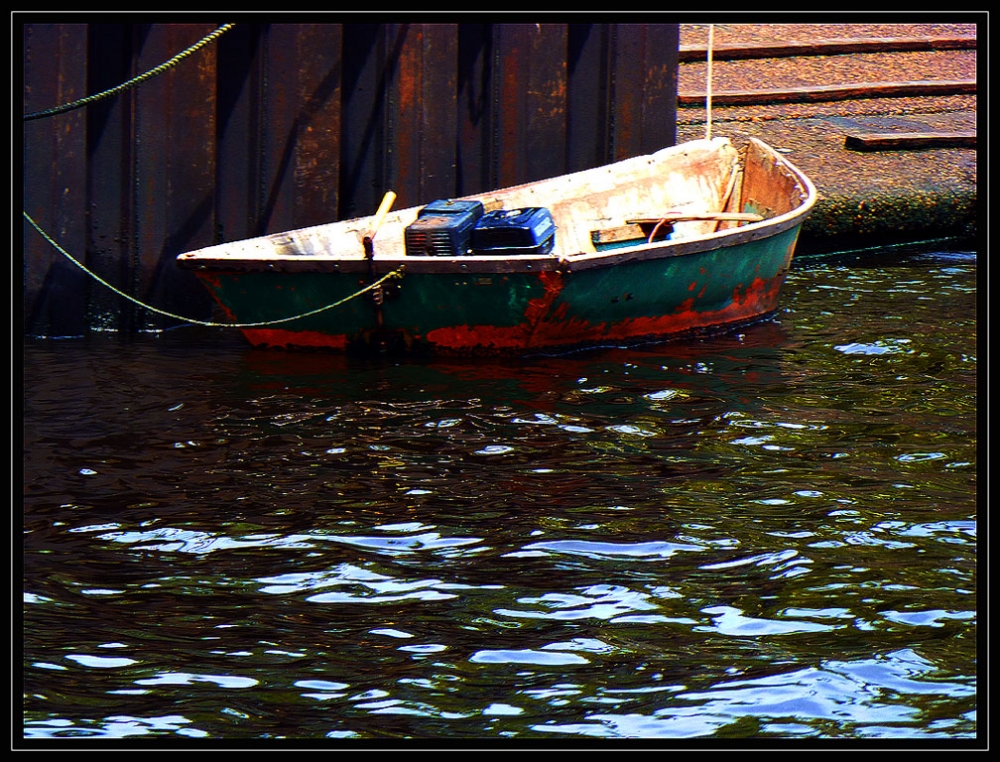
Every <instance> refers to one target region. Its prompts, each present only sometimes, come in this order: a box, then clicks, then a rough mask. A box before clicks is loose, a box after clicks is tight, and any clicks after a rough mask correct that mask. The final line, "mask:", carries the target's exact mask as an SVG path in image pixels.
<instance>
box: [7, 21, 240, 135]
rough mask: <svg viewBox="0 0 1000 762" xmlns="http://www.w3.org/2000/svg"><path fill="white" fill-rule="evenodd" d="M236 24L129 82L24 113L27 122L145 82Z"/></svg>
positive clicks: (62, 111)
mask: <svg viewBox="0 0 1000 762" xmlns="http://www.w3.org/2000/svg"><path fill="white" fill-rule="evenodd" d="M234 26H236V25H235V24H223V25H222V26H220V27H219V28H218V29H216V30H215V31H214V32H212V33H210V34H208V35H206V36H205V37H202V38H201V39H200V40H198V42H196V43H195V44H194V45H192V46H191V47H189V48H188V49H187V50H184V51H182V52H180V53H178V54H177V55H176V56H174V57H173V58H171V59H170V60H169V61H164V62H163V63H161V64H160V65H159V66H157V67H156V68H154V69H150V70H149V71H147V72H146V73H145V74H140V75H139V76H137V77H133V78H132V79H130V80H128V81H127V82H123V83H122V84H120V85H118V86H117V87H112V88H111V89H110V90H105V91H104V92H102V93H96V94H94V95H88V96H87V97H85V98H80V100H76V101H73V102H72V103H64V104H63V105H61V106H53V107H52V108H49V109H45V110H44V111H35V112H34V113H31V114H25V115H24V121H26V122H27V121H28V120H30V119H41V118H42V117H44V116H55V115H56V114H62V113H65V112H67V111H72V110H73V109H78V108H80V107H81V106H86V105H88V104H90V103H93V102H94V101H98V100H100V99H101V98H107V97H108V96H110V95H116V94H117V93H120V92H121V91H122V90H128V89H129V88H130V87H135V86H136V85H138V84H139V83H140V82H145V81H146V80H147V79H150V78H152V77H155V76H156V75H157V74H160V73H162V72H165V71H166V70H167V69H169V68H171V67H172V66H176V65H177V64H178V63H179V62H180V61H181V60H182V59H184V58H187V57H188V56H189V55H191V54H192V53H195V52H196V51H198V50H200V49H201V48H203V47H204V46H205V45H208V44H209V43H211V42H214V41H215V40H216V38H218V37H220V36H222V35H223V34H225V33H226V32H228V31H229V30H230V29H232V28H233V27H234Z"/></svg>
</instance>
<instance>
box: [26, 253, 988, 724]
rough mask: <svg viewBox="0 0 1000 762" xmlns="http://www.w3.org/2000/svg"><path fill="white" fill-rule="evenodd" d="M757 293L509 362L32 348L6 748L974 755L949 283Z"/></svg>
mask: <svg viewBox="0 0 1000 762" xmlns="http://www.w3.org/2000/svg"><path fill="white" fill-rule="evenodd" d="M786 293H787V297H786V301H785V305H786V306H785V308H784V311H783V312H782V314H781V315H780V316H779V319H778V320H777V321H775V322H771V323H765V324H761V325H758V326H754V327H751V328H748V329H746V330H745V331H743V332H742V333H740V334H734V335H730V336H725V337H719V338H715V339H706V340H704V341H698V342H687V343H680V344H668V345H660V346H645V347H639V348H631V349H606V350H600V351H592V352H581V353H574V354H570V355H566V356H561V357H535V358H526V359H520V360H506V361H485V362H483V361H476V362H471V361H460V360H449V361H441V360H427V361H420V362H407V363H402V362H398V361H395V360H391V359H388V358H364V359H362V358H348V357H340V356H334V355H323V354H309V353H301V354H300V353H282V352H263V351H257V350H252V349H248V348H247V347H245V346H244V345H243V344H242V343H241V342H240V341H239V340H238V339H231V338H228V337H216V336H211V335H208V336H206V335H204V334H201V333H198V332H184V331H177V332H173V333H172V334H167V335H164V336H162V337H159V338H156V339H149V338H147V339H142V340H135V341H131V342H125V343H121V342H118V341H117V340H113V339H112V340H105V339H100V338H99V339H96V340H94V341H86V342H73V343H68V344H60V345H58V346H53V345H52V344H49V343H46V342H29V345H28V346H27V347H26V348H25V400H24V404H25V423H26V425H25V429H24V433H23V443H24V488H25V491H24V517H23V524H24V526H23V531H24V535H23V537H24V556H23V558H24V598H23V600H24V604H23V606H24V658H23V663H24V668H23V669H24V680H23V684H24V729H25V730H24V732H25V735H26V736H28V737H31V738H36V739H39V738H40V739H44V738H70V737H87V738H93V737H119V738H121V737H129V736H159V737H178V738H182V739H199V738H228V739H237V740H249V739H254V740H257V739H264V738H275V737H286V738H296V739H351V740H357V739H375V740H391V739H398V738H403V737H417V738H432V739H434V738H449V739H484V738H487V739H493V738H506V737H514V738H520V739H543V740H544V739H552V738H555V739H564V738H566V739H568V738H589V737H608V738H637V737H648V738H661V739H673V738H693V737H704V736H713V737H716V738H751V737H764V738H770V737H773V738H798V737H809V738H853V739H904V738H914V739H933V738H971V737H973V736H974V735H975V734H976V731H977V727H978V723H977V714H976V712H977V702H976V695H975V689H976V664H977V636H976V632H977V610H976V595H977V583H976V546H977V515H976V505H975V498H976V473H975V468H976V461H977V458H976V437H977V428H976V420H977V417H976V412H977V411H976V341H975V339H976V319H975V261H974V260H972V261H969V260H968V259H955V258H945V259H934V258H932V259H929V260H924V259H921V260H919V261H916V262H910V263H909V264H903V265H896V266H894V267H891V268H885V267H880V268H866V267H860V266H858V265H857V263H855V264H853V265H852V266H851V267H850V268H846V267H844V266H842V265H840V264H837V263H833V264H817V265H815V266H810V267H808V268H802V269H799V270H797V271H793V273H792V274H791V275H790V279H789V287H788V291H787V292H786ZM945 305H946V306H947V311H943V307H944V306H945ZM945 314H947V315H948V316H949V317H948V318H947V323H946V327H947V330H944V329H943V324H942V320H943V318H942V315H945Z"/></svg>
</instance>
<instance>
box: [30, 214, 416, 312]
mask: <svg viewBox="0 0 1000 762" xmlns="http://www.w3.org/2000/svg"><path fill="white" fill-rule="evenodd" d="M22 211H23V210H22ZM23 213H24V219H26V220H27V221H28V222H29V223H31V226H32V227H33V228H34V229H35V230H37V231H38V233H39V234H40V235H41V236H42V238H44V239H45V240H46V241H48V242H49V243H50V244H51V245H52V246H53V248H55V250H56V251H58V252H59V253H60V254H62V255H63V256H64V257H66V258H67V259H68V260H69V261H70V262H72V263H73V264H74V265H76V266H77V267H79V268H80V269H81V270H83V271H84V272H85V273H87V275H89V276H90V277H91V278H93V279H94V280H96V281H97V282H98V283H100V284H101V285H102V286H105V287H106V288H109V289H111V290H112V291H114V292H115V293H116V294H118V296H120V297H122V298H123V299H127V300H128V301H130V302H132V303H133V304H136V305H138V306H139V307H142V308H143V309H145V310H149V311H150V312H155V313H156V314H157V315H163V316H164V317H169V318H173V319H175V320H181V321H183V322H185V323H191V324H193V325H205V326H209V327H211V328H260V327H263V326H268V325H278V324H279V323H288V322H291V321H292V320H298V319H299V318H304V317H310V316H311V315H316V314H318V313H320V312H325V311H326V310H331V309H333V308H334V307H339V306H340V305H342V304H344V303H346V302H349V301H350V300H351V299H354V298H356V297H359V296H361V295H362V294H366V293H368V292H369V291H371V290H373V289H376V288H378V287H379V286H381V285H382V284H383V283H384V282H385V281H387V280H389V279H390V278H402V277H403V273H402V268H399V269H397V270H393V271H392V272H390V273H388V274H386V275H383V276H382V277H381V278H379V279H378V280H377V281H375V282H374V283H370V284H368V285H367V286H365V287H364V288H363V289H361V290H360V291H356V292H355V293H353V294H351V295H350V296H345V297H344V298H343V299H339V300H338V301H336V302H333V303H332V304H327V305H325V306H323V307H318V308H317V309H314V310H309V311H308V312H302V313H299V314H298V315H291V316H289V317H283V318H278V319H276V320H262V321H260V322H257V323H213V322H211V321H208V320H195V319H194V318H189V317H184V316H183V315H175V314H174V313H172V312H167V311H166V310H161V309H158V308H156V307H152V306H150V305H148V304H145V303H143V302H140V301H139V300H138V299H136V298H135V297H133V296H129V295H128V294H126V293H125V292H124V291H121V290H119V289H117V288H115V287H114V286H112V285H111V284H110V283H108V282H107V281H106V280H104V279H103V278H101V277H100V276H99V275H98V274H97V273H94V272H91V271H90V270H88V269H87V267H86V266H85V265H84V264H83V263H82V262H80V261H79V260H77V259H75V258H74V257H73V256H72V255H71V254H70V253H69V252H68V251H66V250H65V249H64V248H63V247H62V246H60V245H59V244H58V243H56V242H55V241H54V240H52V238H51V237H50V236H49V234H48V233H46V232H45V231H44V230H42V229H41V228H40V227H39V226H38V223H37V222H35V221H34V220H33V219H31V216H30V215H29V214H28V213H27V212H23Z"/></svg>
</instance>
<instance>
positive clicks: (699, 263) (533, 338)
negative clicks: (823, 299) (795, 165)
mask: <svg viewBox="0 0 1000 762" xmlns="http://www.w3.org/2000/svg"><path fill="white" fill-rule="evenodd" d="M798 232H799V226H795V227H792V228H789V229H786V230H783V231H781V232H778V233H776V234H774V235H772V236H768V237H765V238H760V239H757V240H750V241H745V242H742V243H737V244H735V245H732V246H726V247H722V248H713V249H710V250H706V251H695V252H691V253H687V254H673V255H670V256H665V257H662V258H649V259H639V260H635V261H627V260H626V261H620V262H616V263H614V264H610V265H608V266H602V267H593V268H584V269H578V270H577V269H572V268H562V269H559V268H556V269H546V270H542V271H539V272H524V271H521V272H482V271H480V272H468V273H462V272H420V271H409V270H408V269H407V268H406V265H405V264H403V265H401V268H402V270H401V277H399V278H394V279H391V280H388V281H386V282H385V283H384V284H383V285H381V286H380V287H378V288H377V289H375V290H372V291H369V292H367V293H364V294H361V295H358V296H354V295H356V294H358V292H359V291H361V290H363V289H364V288H365V287H366V286H368V285H370V284H371V283H372V282H373V281H374V280H376V279H377V278H378V277H381V276H382V275H385V274H386V273H387V272H392V270H387V269H386V268H385V267H384V266H383V268H382V269H383V270H384V272H382V271H380V272H378V273H372V274H369V273H364V272H267V271H251V272H211V273H205V272H200V273H198V274H199V276H200V277H201V278H202V280H203V282H204V283H205V285H206V286H207V287H208V289H209V290H210V291H211V293H212V294H213V295H214V297H215V298H216V300H217V301H218V302H219V304H220V305H222V307H223V309H224V311H225V312H226V314H227V315H228V316H229V318H230V319H231V320H233V321H234V322H235V323H237V324H241V325H244V326H246V327H244V328H242V330H243V333H244V335H245V336H246V338H247V340H248V341H249V342H250V343H251V344H253V345H255V346H260V347H281V348H326V349H334V350H338V351H345V350H355V349H384V348H393V349H403V350H406V351H414V352H430V353H446V354H504V353H526V352H533V351H548V350H554V349H561V348H567V347H575V346H580V345H606V344H621V343H629V342H636V341H643V340H650V339H667V338H671V337H677V336H682V335H685V334H691V333H699V332H718V331H724V330H728V329H731V328H733V327H735V326H738V325H744V324H746V323H750V322H754V321H757V320H760V319H763V318H765V317H767V316H769V315H770V314H771V313H773V312H774V311H775V309H776V308H777V306H778V300H779V295H780V292H781V287H782V284H783V282H784V279H785V274H786V273H787V271H788V268H789V265H790V263H791V259H792V255H793V251H794V248H795V243H796V239H797V237H798ZM479 269H480V270H482V268H479ZM397 272H398V269H397ZM352 296H353V297H354V298H352ZM342 300H346V301H343V302H342ZM338 302H342V303H340V304H337V303H338ZM332 304H337V306H335V307H331V308H330V309H323V308H324V307H325V306H327V305H332ZM316 310H321V311H318V312H315V313H314V314H311V315H308V316H305V317H300V318H297V319H295V320H291V321H288V322H276V321H283V319H284V318H286V317H289V316H293V315H301V314H304V313H308V312H313V311H316ZM255 323H257V324H261V325H260V326H256V327H255V326H253V324H255Z"/></svg>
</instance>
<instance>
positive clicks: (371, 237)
mask: <svg viewBox="0 0 1000 762" xmlns="http://www.w3.org/2000/svg"><path fill="white" fill-rule="evenodd" d="M395 200H396V194H395V193H393V192H392V191H386V193H385V196H383V197H382V203H381V204H379V207H378V211H377V212H375V216H374V217H373V218H372V226H371V228H369V230H368V235H366V236H365V237H364V238H363V239H362V240H361V242H362V244H364V247H365V258H367V259H371V258H372V257H374V256H375V243H374V241H375V234H376V233H377V232H378V229H379V228H380V227H382V222H383V221H384V220H385V216H386V215H387V214H388V213H389V209H391V208H392V204H393V202H395Z"/></svg>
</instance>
